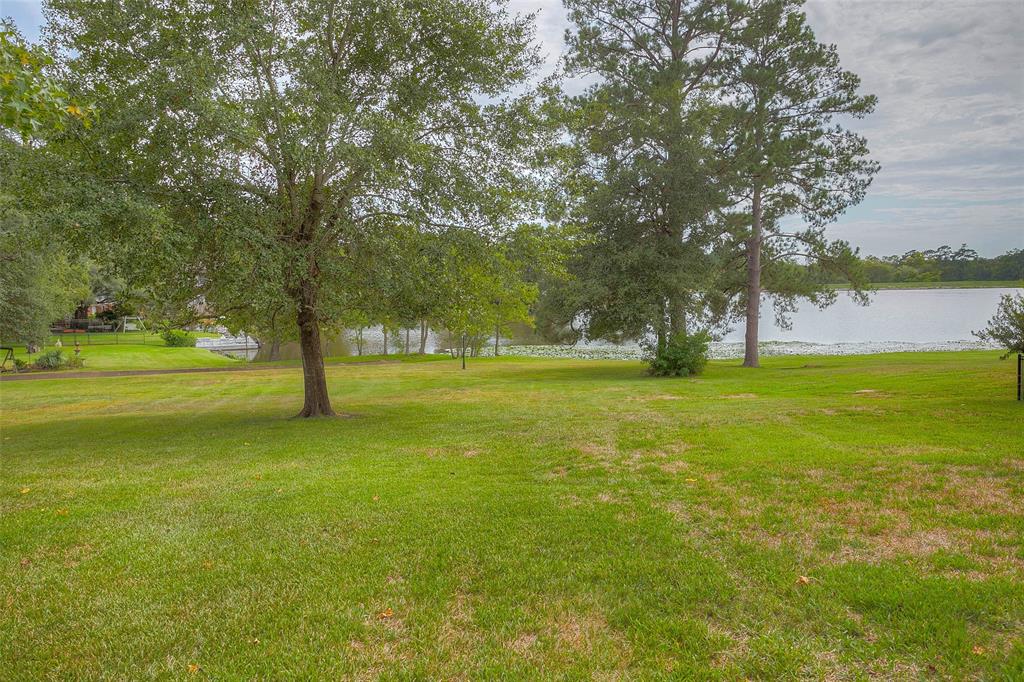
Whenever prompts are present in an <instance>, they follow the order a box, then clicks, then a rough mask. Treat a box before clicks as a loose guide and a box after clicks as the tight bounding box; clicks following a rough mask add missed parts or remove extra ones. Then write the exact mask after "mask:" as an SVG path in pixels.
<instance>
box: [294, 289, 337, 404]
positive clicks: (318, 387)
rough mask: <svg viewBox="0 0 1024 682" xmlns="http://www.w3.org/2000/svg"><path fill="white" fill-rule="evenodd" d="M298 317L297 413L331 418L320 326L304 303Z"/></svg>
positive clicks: (310, 309)
mask: <svg viewBox="0 0 1024 682" xmlns="http://www.w3.org/2000/svg"><path fill="white" fill-rule="evenodd" d="M304 288H305V287H304ZM303 298H306V296H305V295H304V296H303ZM298 320H299V347H300V348H301V349H302V379H303V388H304V389H305V402H304V403H303V406H302V411H301V412H299V414H298V415H296V416H298V417H333V416H334V410H333V409H331V399H330V397H329V396H328V394H327V374H326V372H324V354H323V348H322V347H321V346H320V325H319V323H318V322H317V320H316V315H315V314H314V313H313V311H312V308H311V307H310V306H308V305H305V304H304V305H303V306H302V307H300V309H299V317H298Z"/></svg>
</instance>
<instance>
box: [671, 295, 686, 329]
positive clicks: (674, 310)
mask: <svg viewBox="0 0 1024 682" xmlns="http://www.w3.org/2000/svg"><path fill="white" fill-rule="evenodd" d="M668 314H669V330H670V332H671V334H672V336H675V335H676V334H682V335H685V334H686V301H685V300H684V299H683V297H682V296H681V295H679V296H675V297H674V298H673V299H672V300H671V301H670V302H669V311H668Z"/></svg>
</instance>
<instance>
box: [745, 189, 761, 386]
mask: <svg viewBox="0 0 1024 682" xmlns="http://www.w3.org/2000/svg"><path fill="white" fill-rule="evenodd" d="M752 208H753V221H752V224H751V231H750V239H748V240H747V331H746V336H745V338H744V351H743V366H744V367H760V366H761V361H760V357H759V355H758V351H757V336H758V323H759V322H760V317H761V183H760V181H759V180H755V181H754V196H753V206H752Z"/></svg>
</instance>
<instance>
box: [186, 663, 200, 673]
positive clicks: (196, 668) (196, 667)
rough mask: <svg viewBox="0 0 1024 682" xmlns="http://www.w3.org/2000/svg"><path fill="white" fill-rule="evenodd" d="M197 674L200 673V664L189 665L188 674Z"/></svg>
mask: <svg viewBox="0 0 1024 682" xmlns="http://www.w3.org/2000/svg"><path fill="white" fill-rule="evenodd" d="M197 672H199V664H198V663H189V664H188V674H189V675H195V674H196V673H197Z"/></svg>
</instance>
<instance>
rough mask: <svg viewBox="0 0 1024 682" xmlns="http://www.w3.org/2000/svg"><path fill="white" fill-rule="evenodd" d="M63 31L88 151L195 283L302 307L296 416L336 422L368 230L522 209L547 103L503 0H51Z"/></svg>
mask: <svg viewBox="0 0 1024 682" xmlns="http://www.w3.org/2000/svg"><path fill="white" fill-rule="evenodd" d="M48 33H49V36H50V37H51V38H53V39H55V42H56V44H59V45H61V46H63V48H64V49H65V51H66V52H65V54H64V55H63V63H64V64H65V66H66V68H67V69H68V70H69V71H70V72H72V73H73V74H75V76H76V77H77V79H79V80H80V82H81V83H82V84H83V86H84V87H86V88H88V89H89V90H90V94H92V95H93V96H94V97H95V99H96V101H97V106H98V108H99V110H100V111H101V112H102V116H101V117H100V122H99V124H98V125H97V126H95V127H94V134H92V135H90V136H89V137H88V138H87V139H86V144H85V150H84V153H85V154H87V155H93V156H94V157H95V158H97V159H100V160H101V163H99V164H98V165H97V166H96V171H97V173H99V174H100V175H102V176H103V177H104V178H105V179H106V181H108V182H110V183H124V184H125V185H127V186H131V187H132V188H133V189H134V190H137V191H141V192H145V193H147V194H148V195H149V196H151V197H153V199H154V201H156V202H158V204H159V205H160V206H161V208H162V209H163V210H164V211H165V212H166V213H167V215H168V218H169V227H168V229H169V230H171V231H173V232H174V234H176V235H179V236H180V235H184V236H185V237H186V242H187V244H186V245H185V246H184V247H183V251H185V252H187V254H188V255H189V258H188V259H187V262H188V263H189V267H187V268H182V271H183V272H184V275H185V279H186V280H187V281H190V282H193V283H194V284H195V285H196V290H197V292H199V293H201V294H203V296H204V298H205V300H206V301H207V303H208V304H209V305H211V306H212V307H213V308H214V311H215V312H216V311H217V310H216V309H217V307H218V304H220V305H221V307H222V308H224V310H225V313H224V314H227V315H228V316H230V315H231V314H232V308H233V307H239V306H243V307H244V306H245V304H246V303H245V302H246V296H245V295H244V294H245V293H246V292H249V293H251V294H252V297H253V302H252V305H253V306H255V307H257V308H259V309H260V310H262V311H266V312H270V311H280V312H281V313H282V314H288V315H291V316H293V318H294V324H295V326H296V327H297V332H298V337H299V340H300V345H301V349H302V361H303V372H304V383H305V400H304V405H303V408H302V410H301V412H300V413H299V414H300V416H308V417H311V416H318V415H331V414H333V411H332V407H331V403H330V400H329V397H328V392H327V382H326V377H325V373H324V366H323V359H322V351H321V344H320V330H321V328H322V327H324V326H330V325H335V324H338V323H339V321H341V320H343V319H344V318H345V315H346V311H350V310H351V307H352V305H353V303H354V301H355V300H356V298H358V296H357V293H358V292H353V291H352V290H351V288H350V285H351V282H352V271H353V268H354V265H353V263H352V258H353V257H352V254H353V248H354V246H355V245H356V244H358V242H359V240H360V236H361V235H363V234H364V233H365V232H366V231H368V230H377V231H379V230H386V229H387V228H388V226H389V225H399V224H402V225H412V226H415V227H416V228H417V229H420V230H430V229H442V228H443V229H455V228H457V229H472V230H484V229H487V230H492V231H495V230H501V229H502V228H503V226H505V225H510V224H512V221H514V220H516V219H517V218H518V217H519V216H518V213H519V210H520V208H521V207H522V205H523V201H522V199H523V196H524V192H523V191H522V178H523V177H524V173H522V172H520V171H521V169H522V167H523V165H524V163H526V161H527V159H528V155H527V154H525V153H524V149H525V148H526V147H527V145H528V144H529V143H530V142H531V135H532V134H533V130H534V129H533V128H532V127H531V121H532V120H533V116H532V114H531V113H530V112H531V110H532V106H531V105H530V98H529V97H528V96H524V97H522V98H520V99H516V100H513V99H509V98H507V97H504V98H503V93H506V92H508V91H509V89H510V88H512V87H514V86H517V85H518V84H521V83H522V82H524V80H525V79H526V78H527V77H528V76H529V74H530V72H531V70H532V69H533V68H534V66H535V65H536V63H537V56H536V52H535V49H534V48H533V47H532V46H531V40H532V17H528V16H527V17H520V16H512V15H509V14H508V13H507V12H506V10H505V9H504V7H503V3H500V2H499V3H492V2H489V1H488V0H413V1H411V2H410V1H409V0H246V1H223V2H220V1H218V2H213V3H161V2H155V1H153V0H129V1H128V2H124V3H112V2H98V1H96V0H53V1H52V2H51V3H50V9H49V28H48ZM170 274H174V273H169V276H170ZM249 316H250V317H251V313H249Z"/></svg>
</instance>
